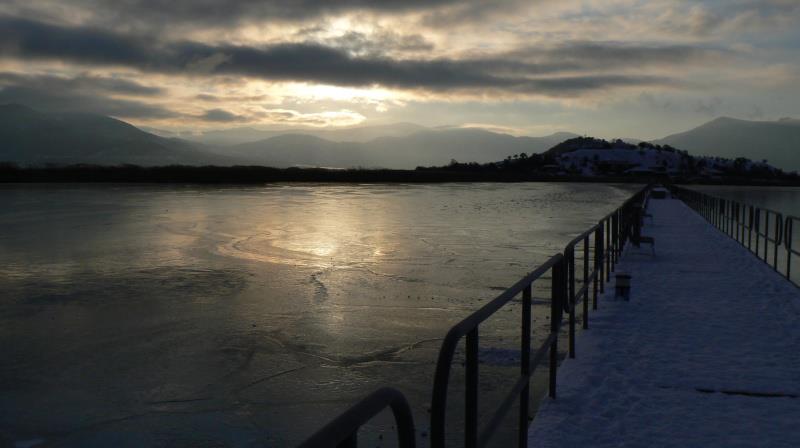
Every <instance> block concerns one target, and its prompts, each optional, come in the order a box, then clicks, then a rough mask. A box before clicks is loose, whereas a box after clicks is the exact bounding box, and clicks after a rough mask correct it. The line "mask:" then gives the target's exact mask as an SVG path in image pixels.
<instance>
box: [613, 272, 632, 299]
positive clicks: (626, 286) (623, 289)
mask: <svg viewBox="0 0 800 448" xmlns="http://www.w3.org/2000/svg"><path fill="white" fill-rule="evenodd" d="M614 285H615V289H614V297H619V298H622V299H623V300H625V301H628V300H630V299H631V276H630V274H626V273H624V272H617V274H616V282H615V283H614Z"/></svg>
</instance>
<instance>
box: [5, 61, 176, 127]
mask: <svg viewBox="0 0 800 448" xmlns="http://www.w3.org/2000/svg"><path fill="white" fill-rule="evenodd" d="M162 93H163V91H162V89H160V88H157V87H150V86H145V85H142V84H139V83H136V82H134V81H130V80H126V79H117V78H109V77H101V76H93V75H79V76H75V77H62V76H53V75H23V74H19V73H8V72H0V103H20V104H25V105H27V106H30V107H33V108H35V109H41V110H44V111H53V112H88V113H96V114H101V115H110V116H114V117H119V118H139V119H160V118H174V117H176V116H178V115H179V114H177V113H176V112H174V111H172V110H170V109H168V108H165V107H162V106H159V105H157V104H154V103H153V102H152V101H149V102H143V101H138V100H135V99H128V98H119V97H115V96H113V95H122V96H128V95H132V96H138V97H153V96H156V95H160V94H162Z"/></svg>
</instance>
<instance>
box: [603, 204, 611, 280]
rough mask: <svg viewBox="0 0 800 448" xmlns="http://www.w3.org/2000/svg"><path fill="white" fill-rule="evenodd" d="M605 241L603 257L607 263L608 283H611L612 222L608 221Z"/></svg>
mask: <svg viewBox="0 0 800 448" xmlns="http://www.w3.org/2000/svg"><path fill="white" fill-rule="evenodd" d="M604 232H605V237H606V239H605V241H604V242H603V255H604V258H605V263H606V282H610V281H611V252H612V249H611V220H610V219H606V230H605V231H604Z"/></svg>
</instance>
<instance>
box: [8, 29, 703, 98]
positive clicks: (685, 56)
mask: <svg viewBox="0 0 800 448" xmlns="http://www.w3.org/2000/svg"><path fill="white" fill-rule="evenodd" d="M0 41H2V42H3V43H2V44H0V56H4V57H7V58H8V57H15V58H38V59H47V60H58V61H62V62H67V63H70V62H71V63H80V64H88V65H122V66H128V67H133V68H136V69H139V70H141V71H143V72H148V71H154V72H161V73H172V74H181V75H189V76H191V75H198V70H197V69H198V67H199V66H201V67H202V74H204V75H236V76H245V77H251V78H257V79H264V80H270V81H295V82H310V83H320V84H329V85H337V86H350V87H353V86H360V87H371V86H384V87H391V88H396V89H419V90H427V91H433V92H437V91H438V92H447V91H473V92H477V93H489V92H503V91H505V92H513V93H524V94H532V95H541V96H557V97H563V96H570V95H580V94H583V93H586V92H591V91H594V90H605V89H609V88H623V87H626V86H642V85H650V86H676V85H678V84H680V83H679V82H678V81H676V80H672V79H669V77H668V76H667V75H660V76H652V75H644V74H642V75H638V74H628V73H620V74H614V73H610V74H609V73H581V74H578V75H574V74H571V72H575V71H583V72H587V71H592V70H593V69H595V68H596V67H595V65H598V66H600V67H601V68H604V69H609V68H619V67H621V66H622V67H623V68H624V70H623V71H626V72H627V71H630V67H629V66H631V65H633V66H635V65H637V64H638V65H656V64H672V65H674V64H680V63H689V62H691V61H693V60H696V59H698V58H700V57H702V55H707V54H717V53H713V52H712V50H706V49H702V48H693V47H688V46H665V47H658V46H647V47H641V46H632V45H627V46H625V45H619V44H615V43H611V44H603V43H591V44H589V43H573V44H567V45H562V46H558V47H551V48H545V49H535V48H527V49H523V50H518V51H515V52H510V53H505V54H500V55H490V56H485V57H484V56H477V57H467V58H463V59H457V58H436V59H392V58H389V57H383V56H376V55H369V56H363V57H360V56H352V55H350V54H348V52H347V51H345V50H342V49H337V48H332V47H328V46H324V45H319V44H315V43H279V44H274V45H269V46H258V47H255V46H211V45H206V44H202V43H197V42H161V43H159V42H155V41H148V40H147V38H145V37H141V36H128V35H124V34H113V33H109V32H106V31H101V30H96V29H92V28H80V27H60V26H55V25H48V24H43V23H38V22H31V21H28V20H20V19H9V18H5V19H2V20H0ZM543 74H546V75H548V76H545V77H542V76H541V75H543Z"/></svg>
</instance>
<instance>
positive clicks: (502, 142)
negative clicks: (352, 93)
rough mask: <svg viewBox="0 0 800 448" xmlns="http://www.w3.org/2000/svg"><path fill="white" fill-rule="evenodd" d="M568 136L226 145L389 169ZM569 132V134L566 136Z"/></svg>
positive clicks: (484, 134) (478, 157)
mask: <svg viewBox="0 0 800 448" xmlns="http://www.w3.org/2000/svg"><path fill="white" fill-rule="evenodd" d="M564 135H565V134H563V133H561V134H554V135H552V136H545V137H514V136H511V135H507V134H497V133H494V132H490V131H486V130H483V129H476V128H449V129H425V130H423V131H419V132H415V133H412V134H409V135H406V136H386V137H379V138H376V139H373V140H369V141H366V142H333V141H329V140H325V139H321V138H318V137H314V136H310V135H303V134H286V135H280V136H276V137H272V138H268V139H265V140H260V141H257V142H251V143H245V144H241V145H236V146H233V147H230V148H225V151H226V153H227V154H230V155H232V156H234V157H237V158H242V159H248V160H253V161H255V162H256V163H258V164H263V165H269V166H275V167H288V166H296V165H311V166H328V167H342V168H345V167H354V166H362V167H369V168H374V167H387V168H405V169H413V168H416V167H417V166H429V165H441V164H444V163H448V162H450V161H451V160H453V159H455V160H459V161H474V162H481V163H483V162H490V161H493V160H497V159H499V158H505V157H506V156H508V155H510V154H518V153H521V152H526V153H533V152H541V151H544V150H546V149H547V148H549V147H551V146H552V145H554V144H556V143H558V142H559V141H561V140H562V139H563V136H564ZM568 135H571V134H568Z"/></svg>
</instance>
